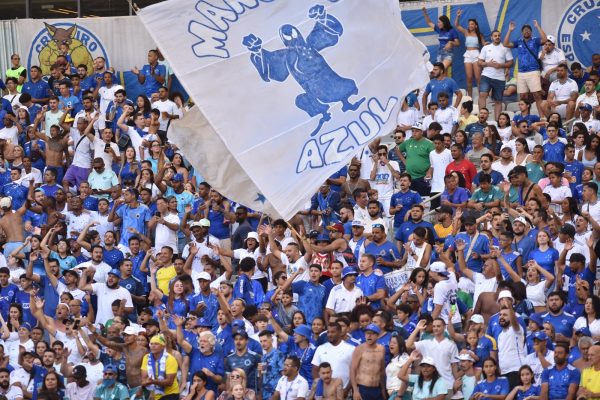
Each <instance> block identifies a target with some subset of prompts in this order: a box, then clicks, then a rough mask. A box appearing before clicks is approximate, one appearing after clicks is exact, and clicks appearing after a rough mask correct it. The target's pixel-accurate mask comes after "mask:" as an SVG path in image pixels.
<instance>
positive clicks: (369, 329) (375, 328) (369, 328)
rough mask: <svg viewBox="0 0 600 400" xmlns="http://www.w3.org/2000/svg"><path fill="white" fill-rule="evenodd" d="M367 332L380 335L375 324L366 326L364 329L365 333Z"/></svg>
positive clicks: (379, 330)
mask: <svg viewBox="0 0 600 400" xmlns="http://www.w3.org/2000/svg"><path fill="white" fill-rule="evenodd" d="M367 331H371V332H375V333H376V334H378V335H379V334H380V333H381V329H380V328H379V327H378V326H377V325H375V324H369V325H367V327H366V328H365V332H367Z"/></svg>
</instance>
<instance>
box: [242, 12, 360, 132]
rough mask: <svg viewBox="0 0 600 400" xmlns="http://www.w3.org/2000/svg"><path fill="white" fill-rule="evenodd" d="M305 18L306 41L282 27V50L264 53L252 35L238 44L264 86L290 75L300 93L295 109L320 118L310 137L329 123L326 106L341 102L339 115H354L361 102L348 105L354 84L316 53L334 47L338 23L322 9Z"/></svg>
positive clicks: (290, 28) (339, 28)
mask: <svg viewBox="0 0 600 400" xmlns="http://www.w3.org/2000/svg"><path fill="white" fill-rule="evenodd" d="M308 17H309V18H312V19H314V20H316V23H315V26H314V28H313V29H312V31H311V32H310V34H309V35H308V36H307V37H306V39H305V38H304V37H303V36H302V33H300V31H299V30H298V28H296V27H295V26H293V25H290V24H285V25H282V26H281V27H280V28H279V36H280V37H281V41H282V42H283V45H284V48H283V49H280V50H276V51H268V50H265V49H263V48H262V40H261V39H260V38H258V37H256V36H255V35H253V34H249V35H248V36H246V37H244V39H243V41H242V44H243V45H244V46H246V48H248V50H250V51H251V52H252V54H251V56H250V60H251V61H252V64H254V66H255V67H256V70H257V71H258V73H259V74H260V77H261V78H262V79H263V80H264V81H265V82H270V81H271V80H275V81H279V82H283V81H285V80H286V79H287V78H288V77H289V76H290V75H291V76H292V78H294V79H295V80H296V82H298V84H299V85H300V86H301V87H302V89H303V90H304V93H301V94H299V95H298V96H297V97H296V107H298V108H300V109H301V110H303V111H305V112H306V113H307V114H308V115H310V116H311V117H315V116H317V115H320V116H321V118H320V119H319V123H318V125H317V127H316V128H315V130H314V131H313V132H312V133H311V136H314V135H316V134H317V133H318V132H319V130H320V129H321V127H322V126H323V124H324V123H325V122H327V121H329V120H330V119H331V114H330V113H329V108H330V104H334V103H338V102H341V103H342V111H344V112H346V111H354V110H356V109H358V107H359V106H360V105H361V103H362V102H363V101H364V100H365V98H364V97H362V98H360V99H358V100H357V101H355V102H354V103H352V102H351V101H350V97H352V96H354V95H357V94H358V87H357V86H356V82H354V80H352V79H348V78H343V77H341V76H340V75H338V74H337V73H336V72H335V71H334V70H333V69H332V68H331V67H330V66H329V64H328V63H327V61H326V60H325V57H323V55H322V54H321V53H320V51H321V50H323V49H325V48H327V47H330V46H334V45H336V44H337V42H338V40H339V38H340V36H341V35H342V33H343V26H342V24H341V22H340V21H339V20H338V19H337V18H335V17H333V16H331V15H329V14H327V12H326V11H325V7H324V6H322V5H315V6H313V7H311V8H310V10H309V11H308Z"/></svg>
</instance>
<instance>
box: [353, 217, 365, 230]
mask: <svg viewBox="0 0 600 400" xmlns="http://www.w3.org/2000/svg"><path fill="white" fill-rule="evenodd" d="M352 226H360V227H361V228H364V227H365V223H364V222H362V221H361V220H360V219H355V220H354V221H352Z"/></svg>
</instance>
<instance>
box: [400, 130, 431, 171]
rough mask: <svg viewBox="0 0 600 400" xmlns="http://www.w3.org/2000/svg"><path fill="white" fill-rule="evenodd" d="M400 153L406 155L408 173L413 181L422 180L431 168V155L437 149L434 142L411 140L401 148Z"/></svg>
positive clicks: (423, 139) (422, 139) (424, 139)
mask: <svg viewBox="0 0 600 400" xmlns="http://www.w3.org/2000/svg"><path fill="white" fill-rule="evenodd" d="M399 148H400V152H402V153H405V154H406V172H407V173H408V174H410V176H411V177H412V178H413V179H418V178H422V177H424V176H425V174H426V173H427V170H428V169H429V167H430V166H431V164H430V163H429V153H431V152H432V151H433V150H434V149H435V145H434V144H433V142H432V141H431V140H429V139H426V138H421V139H419V140H415V139H413V138H410V139H408V140H406V141H405V142H402V144H401V145H400V146H399Z"/></svg>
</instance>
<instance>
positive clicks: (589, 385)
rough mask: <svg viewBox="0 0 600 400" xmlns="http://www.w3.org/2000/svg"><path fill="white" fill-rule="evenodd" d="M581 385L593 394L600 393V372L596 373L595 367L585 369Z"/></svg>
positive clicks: (582, 373)
mask: <svg viewBox="0 0 600 400" xmlns="http://www.w3.org/2000/svg"><path fill="white" fill-rule="evenodd" d="M579 385H580V386H581V387H583V388H585V389H587V390H589V391H590V392H592V393H600V371H596V370H595V369H594V367H587V368H584V369H583V371H582V372H581V381H580V383H579ZM594 399H598V397H594ZM588 400H592V399H591V398H590V399H588Z"/></svg>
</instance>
